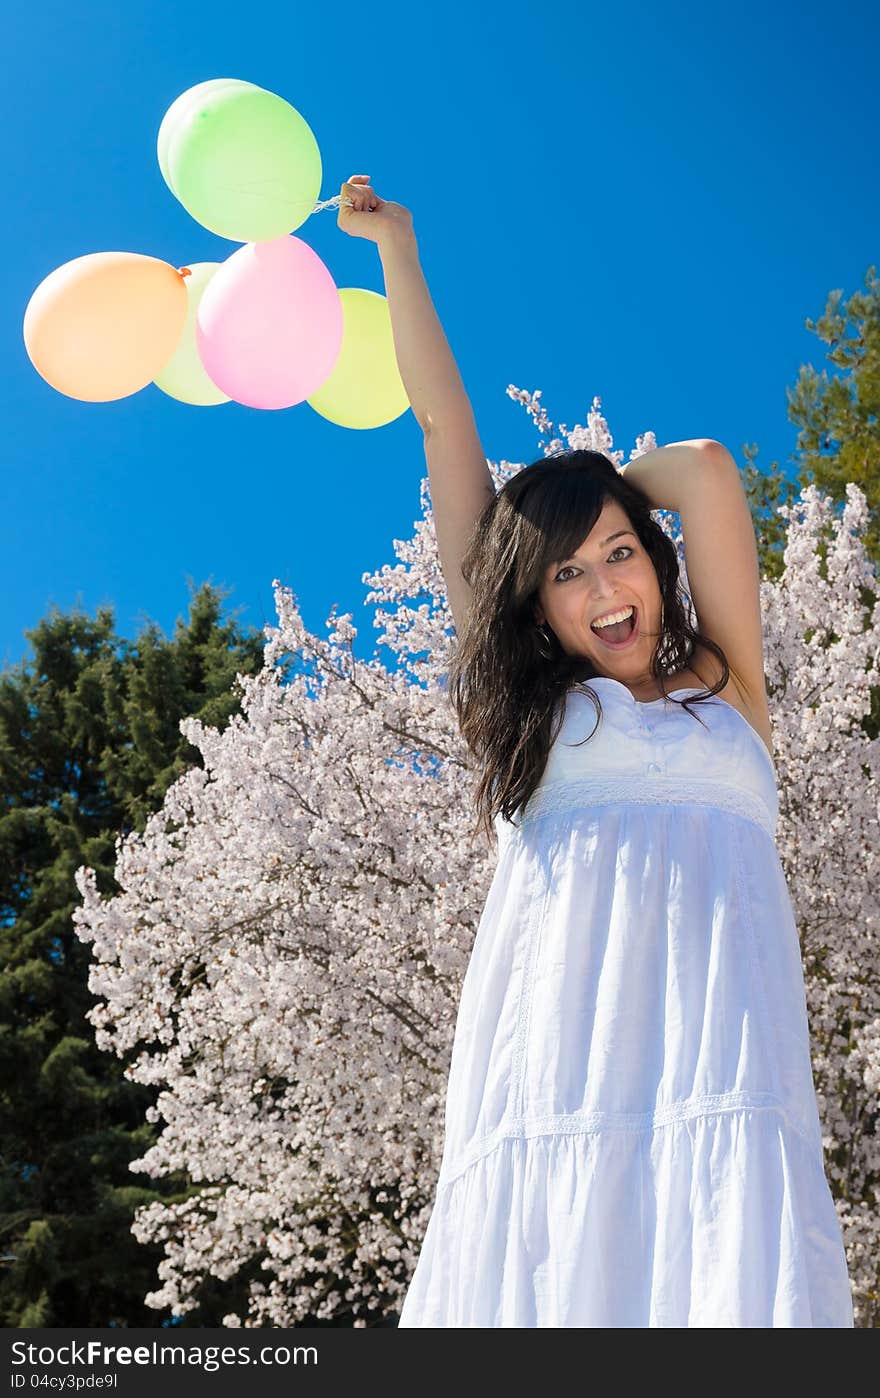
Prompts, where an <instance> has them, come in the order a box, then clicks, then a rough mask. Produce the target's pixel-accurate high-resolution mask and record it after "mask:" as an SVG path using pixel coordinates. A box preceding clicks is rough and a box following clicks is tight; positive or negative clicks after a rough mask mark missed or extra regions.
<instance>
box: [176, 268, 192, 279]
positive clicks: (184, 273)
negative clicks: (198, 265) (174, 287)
mask: <svg viewBox="0 0 880 1398" xmlns="http://www.w3.org/2000/svg"><path fill="white" fill-rule="evenodd" d="M177 275H178V276H179V277H191V276H192V268H191V267H178V269H177Z"/></svg>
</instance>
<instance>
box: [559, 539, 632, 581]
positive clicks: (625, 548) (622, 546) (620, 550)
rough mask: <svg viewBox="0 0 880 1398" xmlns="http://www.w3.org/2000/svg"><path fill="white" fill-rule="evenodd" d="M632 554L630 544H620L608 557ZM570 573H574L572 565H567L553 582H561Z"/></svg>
mask: <svg viewBox="0 0 880 1398" xmlns="http://www.w3.org/2000/svg"><path fill="white" fill-rule="evenodd" d="M632 552H633V549H632V548H631V547H630V545H629V544H618V545H617V548H616V549H612V550H611V553H610V554H609V555H608V557H609V558H613V557H614V555H615V554H616V553H625V554H631V553H632ZM570 572H572V568H571V565H570V564H567V565H566V566H565V567H564V568H560V570H559V572H558V573H557V574H556V577H555V578H554V579H553V581H554V582H559V579H560V578H561V577H562V574H563V573H570ZM564 581H566V582H567V581H568V579H567V578H566V579H564Z"/></svg>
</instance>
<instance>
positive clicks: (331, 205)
mask: <svg viewBox="0 0 880 1398" xmlns="http://www.w3.org/2000/svg"><path fill="white" fill-rule="evenodd" d="M342 202H343V200H342V195H341V194H334V196H333V198H332V199H324V200H323V201H322V202H321V203H320V204H316V205H315V207H314V208H313V209H312V213H313V214H318V213H320V212H321V210H322V209H338V208H339V205H340V204H341V203H342ZM345 203H346V204H350V205H351V206H352V207H354V200H353V199H349V198H348V196H347V195H346V198H345ZM177 275H178V276H179V277H191V276H192V268H191V267H178V269H177Z"/></svg>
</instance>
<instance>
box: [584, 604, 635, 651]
mask: <svg viewBox="0 0 880 1398" xmlns="http://www.w3.org/2000/svg"><path fill="white" fill-rule="evenodd" d="M590 630H591V631H592V632H593V635H594V636H596V637H597V638H598V639H599V640H600V641H601V642H602V644H603V646H607V647H608V649H609V650H626V648H627V646H631V645H633V644H634V643H635V641H636V638H637V637H638V634H639V612H638V608H637V607H633V609H632V614H631V615H630V616H628V617H627V618H626V620H625V621H617V622H615V623H614V625H613V626H600V627H599V630H598V631H597V630H595V628H594V627H592V626H591V627H590Z"/></svg>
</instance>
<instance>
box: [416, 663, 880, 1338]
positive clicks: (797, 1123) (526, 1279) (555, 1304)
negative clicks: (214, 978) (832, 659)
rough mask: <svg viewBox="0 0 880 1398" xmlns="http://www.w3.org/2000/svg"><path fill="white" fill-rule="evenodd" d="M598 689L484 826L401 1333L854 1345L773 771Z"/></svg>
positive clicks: (751, 746) (751, 754) (675, 710)
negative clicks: (743, 1337)
mask: <svg viewBox="0 0 880 1398" xmlns="http://www.w3.org/2000/svg"><path fill="white" fill-rule="evenodd" d="M589 683H590V685H591V686H592V687H593V688H594V689H595V690H596V692H597V693H598V695H599V698H600V700H601V702H602V708H603V717H602V720H601V722H600V724H599V727H598V729H597V731H596V733H595V734H594V736H593V737H592V738H589V741H587V742H586V743H584V744H583V745H582V746H580V747H573V746H568V744H571V743H572V742H576V741H577V740H579V739H581V738H585V737H587V736H588V735H589V734H590V732H591V731H592V729H593V728H594V726H595V724H596V721H597V719H596V709H595V706H594V705H593V703H592V702H591V700H590V699H589V697H588V696H587V695H586V694H585V693H583V691H579V690H577V689H575V690H572V691H570V693H569V695H568V697H567V702H566V705H565V718H564V722H563V726H562V729H561V731H560V733H559V736H558V737H557V739H556V742H555V744H554V745H553V748H552V749H551V752H550V754H549V757H548V762H547V766H546V769H545V771H544V774H543V776H542V779H541V784H540V786H539V788H538V789H537V791H536V792H534V793H533V795H532V798H531V800H530V801H529V802H528V804H527V805H526V807H525V811H524V812H523V811H519V812H517V813H516V817H515V819H514V821H512V822H508V821H506V820H504V819H503V818H502V817H501V816H496V819H495V828H496V830H497V832H498V838H499V844H498V864H497V867H496V870H495V874H494V876H493V879H492V883H491V886H490V889H489V893H488V896H487V900H486V904H485V907H484V909H483V913H482V917H481V919H480V923H479V926H478V929H477V935H476V938H475V941H474V947H473V951H472V954H471V959H470V961H469V963H468V968H467V972H466V975H465V979H464V984H463V987H462V995H461V1002H460V1007H459V1013H458V1019H457V1023H456V1029H455V1037H454V1041H453V1049H452V1059H451V1064H450V1072H449V1081H448V1088H447V1097H446V1115H445V1141H444V1148H443V1156H442V1161H441V1166H440V1174H439V1179H438V1183H437V1190H436V1198H435V1200H434V1205H433V1210H432V1213H431V1216H430V1219H429V1223H428V1228H427V1231H426V1234H425V1237H424V1240H423V1244H422V1248H421V1252H420V1255H419V1259H418V1264H417V1266H416V1270H415V1272H414V1274H413V1277H412V1279H411V1281H410V1285H409V1289H408V1291H407V1293H406V1296H405V1298H404V1303H403V1308H402V1311H401V1315H400V1321H399V1324H400V1326H402V1327H404V1326H451V1327H464V1326H482V1327H486V1326H597V1327H618V1326H621V1327H653V1326H670V1327H690V1326H704V1327H715V1328H718V1327H724V1326H736V1327H751V1328H754V1327H782V1326H794V1327H818V1326H821V1327H844V1328H846V1327H852V1326H853V1323H854V1322H853V1308H852V1293H851V1288H850V1282H849V1277H848V1274H847V1265H846V1257H845V1253H844V1248H843V1240H842V1235H841V1230H840V1225H839V1221H838V1218H837V1214H836V1211H835V1208H834V1202H833V1200H832V1197H831V1191H830V1188H829V1185H828V1181H827V1179H826V1176H825V1171H824V1162H823V1154H822V1141H821V1132H820V1124H819V1116H818V1109H817V1104H816V1096H815V1090H814V1085H813V1076H812V1067H811V1062H810V1040H809V1028H808V1022H807V1010H806V998H805V994H804V980H803V968H802V964H801V955H800V948H799V944H798V935H797V928H796V924H795V921H794V914H793V909H792V905H791V899H790V895H789V892H788V887H787V885H786V882H785V875H784V871H783V868H782V864H781V862H780V859H779V853H778V850H777V848H776V843H775V830H776V821H777V816H778V808H779V807H778V794H777V784H776V773H775V768H774V765H773V762H772V759H771V757H770V754H769V752H768V751H767V748H766V746H765V744H764V742H763V740H762V739H761V738H760V737H759V735H758V733H757V732H756V731H755V729H753V728H752V726H751V724H749V723H748V722H747V721H746V719H745V718H744V717H743V716H742V714H740V713H739V712H738V711H737V710H736V709H734V708H733V706H732V705H730V704H728V703H727V702H726V701H725V700H723V699H720V698H718V697H717V696H715V697H713V698H712V699H709V700H706V701H703V702H701V703H700V704H698V705H695V706H694V708H695V712H697V713H699V714H700V715H701V717H702V719H703V722H704V723H705V724H706V725H707V727H706V728H704V727H703V726H702V725H701V724H700V723H698V722H697V720H696V718H692V717H691V716H690V715H689V714H688V713H687V712H686V711H685V710H683V709H682V708H681V706H680V705H678V704H674V703H669V702H668V701H666V700H664V699H662V698H661V699H658V700H651V701H648V702H646V703H643V702H639V701H637V700H636V699H635V698H634V697H633V695H632V694H631V692H630V690H629V689H628V688H627V687H626V686H625V685H623V684H621V683H620V682H619V681H617V680H613V679H611V678H610V677H607V676H601V677H598V678H597V679H594V680H590V681H589ZM672 692H673V694H674V695H675V696H676V697H679V698H680V697H681V696H683V695H685V694H697V693H700V692H702V691H700V690H697V689H692V688H691V689H677V690H673V691H672Z"/></svg>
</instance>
